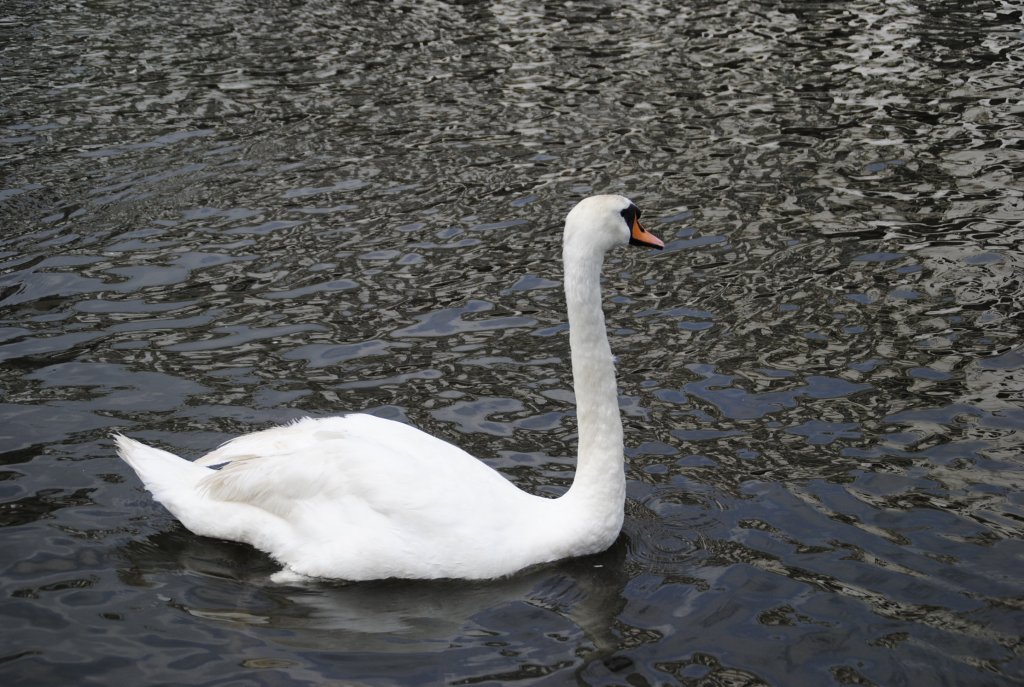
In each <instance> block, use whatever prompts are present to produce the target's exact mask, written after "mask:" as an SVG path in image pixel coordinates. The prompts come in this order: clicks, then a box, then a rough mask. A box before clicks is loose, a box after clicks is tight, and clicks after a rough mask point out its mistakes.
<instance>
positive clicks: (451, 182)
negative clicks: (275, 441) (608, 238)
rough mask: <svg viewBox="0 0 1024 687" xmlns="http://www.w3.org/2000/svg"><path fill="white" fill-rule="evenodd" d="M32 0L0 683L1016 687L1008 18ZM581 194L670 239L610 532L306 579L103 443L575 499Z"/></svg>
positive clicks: (6, 236) (635, 339)
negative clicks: (443, 473) (343, 464)
mask: <svg viewBox="0 0 1024 687" xmlns="http://www.w3.org/2000/svg"><path fill="white" fill-rule="evenodd" d="M2 7H3V10H4V11H3V13H2V15H3V17H2V19H0V76H2V79H0V159H2V180H3V181H2V190H0V202H2V204H0V229H2V231H0V318H2V322H0V335H2V340H0V360H2V361H3V362H2V368H0V379H2V387H0V393H2V397H0V450H2V461H3V468H2V471H0V477H2V485H0V500H2V504H3V505H2V509H0V524H2V525H3V530H2V531H3V539H2V547H3V549H2V550H3V558H2V570H0V599H2V600H0V617H2V630H0V632H2V654H3V656H2V658H0V661H2V662H0V683H2V684H4V685H23V684H24V685H112V684H139V685H141V684H147V685H149V684H153V685H155V684H168V685H170V684H173V685H200V684H203V685H212V684H217V685H225V684H232V685H243V684H244V685H253V684H257V685H326V684H331V685H354V684H368V685H433V684H445V683H447V684H462V685H468V684H499V683H507V684H516V683H518V684H532V683H545V684H553V685H557V684H577V683H578V684H588V685H613V684H614V685H620V684H629V685H634V686H638V685H662V684H667V685H674V684H685V685H779V686H790V685H832V684H835V685H846V684H857V685H925V684H927V685H1011V684H1020V681H1021V680H1024V643H1022V639H1021V637H1022V635H1024V609H1022V606H1024V602H1022V598H1024V580H1022V570H1024V545H1022V537H1021V535H1022V533H1024V497H1022V492H1021V486H1022V482H1024V469H1022V450H1021V445H1022V441H1021V437H1022V430H1024V398H1022V396H1024V350H1022V349H1021V336H1022V321H1021V313H1020V310H1021V302H1022V299H1024V286H1022V278H1024V277H1022V275H1024V257H1022V252H1021V249H1022V241H1024V182H1022V181H1021V179H1022V178H1024V144H1022V141H1024V121H1022V116H1024V107H1022V105H1021V103H1022V95H1024V93H1022V87H1021V81H1022V79H1021V75H1022V74H1024V70H1022V67H1024V25H1022V17H1021V6H1020V4H1019V3H1014V2H980V1H979V2H964V3H936V2H910V1H896V2H886V3H882V2H866V1H861V2H852V3H813V2H780V3H775V2H741V1H739V0H733V1H727V2H724V3H723V2H722V1H721V0H715V1H714V2H710V1H709V2H691V3H686V4H683V5H681V6H680V5H679V4H677V3H672V2H661V3H659V2H643V1H641V2H633V3H629V5H628V6H626V7H619V6H617V4H614V3H602V2H575V3H565V4H562V3H529V2H493V3H477V2H463V3H459V4H451V5H449V4H444V3H441V2H433V1H430V0H422V1H408V2H396V3H354V2H353V3H343V2H322V3H301V2H293V3H261V2H248V3H247V2H213V3H191V2H186V3H175V2H163V3H145V2H131V3H121V2H77V3H57V4H51V3H32V2H28V1H27V0H24V1H20V2H19V1H15V2H7V3H5V4H4V5H3V6H2ZM592 192H619V193H624V194H626V195H629V196H630V197H631V198H632V199H633V200H635V201H636V202H637V203H638V204H639V205H641V207H643V208H644V209H645V211H646V214H645V217H648V218H650V222H649V227H650V228H651V229H652V230H654V231H655V232H657V233H659V234H660V235H662V236H663V237H664V238H665V239H666V240H667V241H668V244H669V246H668V249H667V250H666V251H664V252H662V253H658V254H652V253H646V252H645V253H641V252H630V253H625V252H623V253H620V254H616V255H615V256H614V257H613V258H612V259H611V261H610V264H609V267H608V270H607V276H608V278H607V282H606V284H607V291H608V292H607V301H608V304H607V311H608V318H609V324H610V326H611V328H612V344H613V347H614V348H615V350H616V352H617V353H618V354H619V356H620V367H619V371H620V385H621V393H622V406H623V410H624V413H625V422H626V433H627V444H628V458H629V461H628V466H627V471H628V478H629V502H628V505H627V517H626V525H625V531H624V535H623V537H622V538H621V539H620V541H619V542H618V544H617V545H616V546H615V547H614V548H613V549H612V550H611V551H609V552H608V553H607V554H604V555H601V556H597V557H595V558H593V559H586V560H580V561H570V562H566V563H563V564H559V565H553V566H550V567H547V568H542V569H540V570H536V571H534V572H532V573H529V574H525V575H521V576H518V577H515V578H513V579H508V580H503V581H498V582H493V583H486V584H482V583H472V584H466V583H454V582H452V583H411V582H401V583H399V582H382V583H376V584H360V585H349V586H345V585H338V584H319V585H310V586H307V587H284V586H275V585H273V584H270V583H269V582H268V581H267V575H268V574H269V573H271V572H273V571H274V570H275V566H274V565H273V563H272V562H271V561H269V560H268V559H267V558H265V557H263V556H262V555H260V554H258V553H256V552H254V551H252V550H251V549H249V548H247V547H244V546H238V545H233V544H228V543H224V542H219V541H215V540H207V539H200V538H197V537H194V536H192V535H190V534H189V533H188V532H187V531H185V530H184V529H183V528H181V527H180V526H179V525H177V524H176V523H175V522H174V520H173V519H172V518H171V517H170V516H169V515H168V514H167V513H166V512H164V511H163V510H162V509H161V508H160V507H158V506H156V505H154V504H153V503H152V502H151V500H150V499H149V497H148V495H147V494H146V493H145V492H144V491H143V490H142V489H141V487H140V485H139V483H138V482H137V480H136V479H135V478H134V477H133V476H132V475H131V474H130V472H129V470H128V469H127V468H126V467H125V466H124V465H122V464H121V463H120V462H119V461H118V460H117V459H116V457H115V456H114V453H113V449H112V446H111V443H110V441H109V439H108V434H109V433H110V432H111V431H112V430H124V431H127V432H129V433H130V434H131V435H133V436H135V437H138V438H140V439H143V440H146V441H150V442H154V443H156V444H158V445H162V446H165V447H168V448H170V449H172V450H175V451H177V452H180V453H182V454H183V455H188V456H197V455H199V454H201V453H202V452H204V451H206V450H208V449H210V448H212V447H214V446H215V445H217V444H218V443H219V442H221V441H223V440H225V439H226V438H228V437H229V436H232V435H234V434H237V433H240V432H244V431H249V430H251V429H254V428H263V427H266V426H269V425H271V424H273V423H277V422H281V421H286V420H289V419H292V418H296V417H300V416H303V415H307V414H312V415H324V414H330V413H335V412H341V411H347V410H367V411H370V412H374V413H378V414H382V415H385V416H388V417H393V418H400V419H406V420H408V421H410V422H412V423H415V424H417V425H419V426H421V427H423V428H425V429H427V430H429V431H431V432H433V433H436V434H438V435H440V436H442V437H445V438H448V439H450V440H453V441H455V442H457V443H459V444H461V445H463V446H464V447H466V448H467V449H468V450H470V451H472V452H473V453H475V454H476V455H479V456H480V457H481V458H482V459H483V460H486V461H488V462H489V463H490V464H492V465H494V466H496V467H498V468H499V469H501V470H502V471H503V472H505V473H506V474H507V475H508V476H509V477H510V478H511V479H513V480H514V481H515V482H516V483H517V484H519V485H521V486H523V487H524V488H526V489H530V490H533V491H535V492H538V493H549V494H557V493H559V492H560V491H561V490H562V489H564V488H565V486H566V485H567V484H568V481H569V479H570V477H571V466H572V459H571V456H572V454H573V451H574V431H575V426H574V421H573V415H572V396H571V379H570V375H569V371H568V369H567V365H568V357H567V352H568V350H567V346H568V342H567V337H566V336H565V321H564V314H563V306H564V304H563V300H562V294H561V291H560V288H559V279H560V266H559V264H558V254H559V240H560V237H559V231H560V228H561V222H562V218H563V217H564V214H565V212H566V211H567V210H568V208H569V207H570V206H571V205H572V204H573V203H574V202H575V201H576V200H578V199H579V198H580V197H582V196H584V195H588V194H590V193H592ZM496 546H500V542H496Z"/></svg>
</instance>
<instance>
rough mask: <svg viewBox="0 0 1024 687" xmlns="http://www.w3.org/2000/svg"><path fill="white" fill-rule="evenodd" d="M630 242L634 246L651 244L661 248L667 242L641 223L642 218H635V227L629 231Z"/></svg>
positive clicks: (652, 246) (650, 245) (653, 246)
mask: <svg viewBox="0 0 1024 687" xmlns="http://www.w3.org/2000/svg"><path fill="white" fill-rule="evenodd" d="M629 242H630V243H631V244H633V245H634V246H649V247H651V248H657V249H658V250H661V249H662V248H664V247H665V242H664V241H662V240H661V239H659V238H658V237H657V236H655V235H654V234H652V233H651V232H649V231H647V230H646V229H644V228H643V227H642V226H641V225H640V218H638V217H634V218H633V228H632V229H631V230H630V232H629Z"/></svg>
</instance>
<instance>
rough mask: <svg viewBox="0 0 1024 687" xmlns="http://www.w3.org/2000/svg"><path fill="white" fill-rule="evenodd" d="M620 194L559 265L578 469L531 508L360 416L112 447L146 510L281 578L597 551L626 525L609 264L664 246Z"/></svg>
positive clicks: (573, 224)
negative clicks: (609, 322)
mask: <svg viewBox="0 0 1024 687" xmlns="http://www.w3.org/2000/svg"><path fill="white" fill-rule="evenodd" d="M638 219H639V211H638V210H637V209H636V206H634V205H633V204H632V203H631V202H630V201H629V200H628V199H626V198H623V197H622V196H592V197H590V198H586V199H584V200H583V201H581V202H580V203H579V204H578V205H577V206H576V207H575V208H573V210H572V211H571V212H570V213H569V215H568V217H567V218H566V222H565V234H564V239H563V262H564V265H565V290H566V303H567V308H568V317H569V331H570V348H571V351H572V370H573V381H574V389H575V392H576V402H577V419H578V422H579V441H580V443H579V452H578V458H577V471H576V476H575V479H574V481H573V485H572V487H571V488H570V489H569V490H568V491H567V492H566V493H565V494H564V495H562V496H561V497H559V498H557V499H552V498H545V497H540V496H534V495H532V494H528V493H527V492H524V491H522V490H520V489H519V488H517V487H516V486H515V485H513V484H512V483H511V482H509V481H508V480H507V479H506V478H505V477H503V476H502V475H501V474H500V473H498V472H496V471H495V470H493V469H492V468H490V467H488V466H487V465H486V464H484V463H482V462H480V461H479V460H477V459H476V458H474V457H473V456H471V455H469V454H468V453H466V452H465V451H463V450H462V449H460V448H458V447H456V446H453V445H452V444H449V443H447V442H445V441H442V440H441V439H438V438H436V437H433V436H430V435H429V434H427V433H425V432H422V431H420V430H418V429H416V428H414V427H410V426H408V425H405V424H403V423H400V422H395V421H392V420H385V419H382V418H378V417H373V416H370V415H365V414H353V415H346V416H340V417H328V418H321V419H311V418H307V419H304V420H300V421H298V422H295V423H292V424H289V425H285V426H281V427H275V428H272V429H267V430H263V431H259V432H254V433H252V434H246V435H244V436H241V437H238V438H236V439H233V440H231V441H229V442H228V443H226V444H224V445H223V446H221V447H220V448H218V449H217V450H215V451H213V452H212V453H209V454H207V455H205V456H203V457H202V458H200V459H198V460H196V461H195V462H190V461H187V460H183V459H181V458H179V457H177V456H175V455H173V454H170V453H168V452H166V451H162V450H160V449H156V448H152V447H149V446H146V445H144V444H141V443H139V442H137V441H134V440H132V439H129V438H127V437H124V436H121V435H117V436H115V441H116V443H117V448H118V453H119V454H120V456H121V457H122V458H123V459H124V460H125V462H127V463H128V464H129V465H130V466H131V467H132V469H133V470H135V472H136V474H138V476H139V478H140V479H141V480H142V482H143V484H144V485H145V487H146V488H147V489H148V490H149V491H150V492H151V493H152V495H153V498H154V499H156V500H157V501H159V502H160V503H161V504H163V505H164V506H165V507H166V508H167V509H168V510H169V511H170V512H171V513H172V514H174V516H175V517H177V518H178V520H180V521H181V523H182V524H183V525H184V526H185V527H187V528H188V529H189V530H191V531H192V532H194V533H196V534H200V535H206V536H210V537H219V538H221V539H229V540H234V541H241V542H246V543H248V544H251V545H252V546H255V547H256V548H258V549H260V550H262V551H265V552H267V553H269V554H270V555H271V556H273V557H274V558H275V559H277V561H278V562H280V563H281V564H282V565H283V566H284V569H283V570H282V572H281V573H279V574H278V576H277V579H279V580H286V579H294V578H297V577H330V578H341V579H346V580H370V579H383V578H389V577H401V578H467V579H487V578H494V577H500V576H503V575H508V574H511V573H514V572H516V571H518V570H521V569H523V568H526V567H528V566H531V565H536V564H538V563H545V562H548V561H553V560H557V559H560V558H567V557H571V556H580V555H585V554H590V553H596V552H598V551H602V550H604V549H605V548H607V547H608V546H610V545H611V543H612V542H613V541H614V540H615V538H616V537H617V536H618V533H619V530H620V528H621V526H622V517H623V508H624V503H625V476H624V474H623V443H622V423H621V420H620V417H619V409H618V394H617V390H616V385H615V372H614V366H613V362H612V355H611V350H610V348H609V346H608V339H607V335H606V332H605V324H604V314H603V312H602V309H601V299H600V272H601V264H602V261H603V256H604V253H605V252H606V251H607V250H608V249H609V248H611V247H613V246H615V245H619V244H625V243H627V242H633V243H640V244H644V245H650V246H655V247H659V248H660V247H662V245H663V244H662V243H661V241H660V240H659V239H657V238H656V237H654V236H653V235H652V234H650V233H648V232H646V231H645V230H644V229H643V228H642V227H641V226H640V224H639V221H638Z"/></svg>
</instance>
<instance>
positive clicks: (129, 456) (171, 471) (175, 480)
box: [114, 434, 211, 515]
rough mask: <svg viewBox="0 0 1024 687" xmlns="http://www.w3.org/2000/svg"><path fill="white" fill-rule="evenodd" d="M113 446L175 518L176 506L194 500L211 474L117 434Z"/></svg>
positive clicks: (208, 471) (190, 463) (183, 460)
mask: <svg viewBox="0 0 1024 687" xmlns="http://www.w3.org/2000/svg"><path fill="white" fill-rule="evenodd" d="M114 443H116V444H117V453H118V455H119V456H121V459H122V460H124V462H126V463H128V465H130V466H131V468H132V470H134V471H135V474H136V475H138V476H139V479H141V480H142V484H143V485H144V486H145V487H146V489H148V490H149V492H150V493H151V494H153V498H154V499H156V500H157V501H159V502H160V503H162V504H163V505H164V506H165V507H166V508H167V509H168V510H170V511H171V512H172V513H175V515H177V512H176V510H177V509H176V508H175V505H176V504H177V503H179V502H181V501H182V499H183V498H185V499H189V498H194V497H195V496H196V489H197V487H198V484H199V480H201V479H202V478H203V477H205V476H206V475H208V474H210V472H211V470H210V468H206V467H203V466H201V465H196V464H195V463H192V462H190V461H187V460H185V459H184V458H179V457H178V456H176V455H174V454H173V453H168V452H167V451H163V450H161V449H158V448H153V447H152V446H146V445H145V444H143V443H141V442H138V441H135V440H134V439H129V438H128V437H126V436H124V435H123V434H115V435H114Z"/></svg>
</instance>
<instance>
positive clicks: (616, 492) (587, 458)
mask: <svg viewBox="0 0 1024 687" xmlns="http://www.w3.org/2000/svg"><path fill="white" fill-rule="evenodd" d="M603 259H604V256H603V253H600V252H596V251H589V252H587V251H573V250H571V249H570V248H569V247H568V246H567V247H566V249H565V250H564V253H563V262H564V265H565V300H566V307H567V309H568V316H569V345H570V347H571V351H572V377H573V390H574V392H575V394H576V416H577V422H578V427H579V448H578V453H577V465H576V477H575V479H574V480H573V484H572V487H571V488H570V489H569V492H568V493H567V494H566V496H567V497H568V500H569V501H572V502H574V503H575V504H576V505H577V506H578V507H579V508H581V509H582V510H583V511H584V512H585V513H586V514H587V516H588V517H592V518H594V520H595V522H594V524H595V525H597V524H598V523H603V524H604V526H605V527H606V528H607V529H609V530H611V529H614V534H615V535H617V534H618V531H619V528H620V527H621V525H622V513H623V504H624V503H625V498H626V478H625V474H624V471H623V445H622V419H621V417H620V415H619V397H618V388H617V386H616V382H615V363H614V359H613V358H612V351H611V347H610V346H609V345H608V333H607V330H606V328H605V322H604V311H603V310H602V306H601V267H602V263H603Z"/></svg>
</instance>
